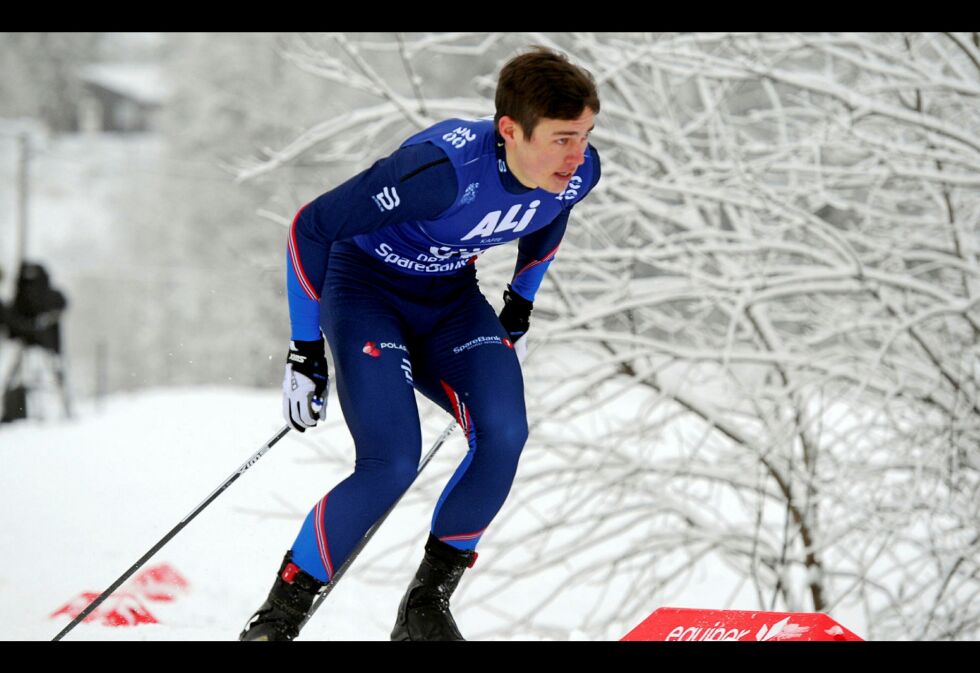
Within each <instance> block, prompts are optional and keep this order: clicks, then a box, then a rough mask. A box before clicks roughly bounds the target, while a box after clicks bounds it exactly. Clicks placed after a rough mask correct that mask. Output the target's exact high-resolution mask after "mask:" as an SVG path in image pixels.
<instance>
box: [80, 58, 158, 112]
mask: <svg viewBox="0 0 980 673" xmlns="http://www.w3.org/2000/svg"><path fill="white" fill-rule="evenodd" d="M79 75H80V76H81V78H82V80H83V81H85V82H90V83H92V84H97V85H98V86H101V87H103V88H105V89H109V90H110V91H114V92H116V93H118V94H121V95H124V96H127V97H129V98H133V99H135V100H137V101H139V102H140V103H145V104H147V105H159V104H161V103H163V102H164V101H165V100H166V98H167V97H168V96H169V95H170V86H169V84H168V83H167V82H166V80H165V78H164V75H163V69H162V68H161V67H160V66H158V65H155V64H152V63H90V64H89V65H84V66H82V67H81V68H79Z"/></svg>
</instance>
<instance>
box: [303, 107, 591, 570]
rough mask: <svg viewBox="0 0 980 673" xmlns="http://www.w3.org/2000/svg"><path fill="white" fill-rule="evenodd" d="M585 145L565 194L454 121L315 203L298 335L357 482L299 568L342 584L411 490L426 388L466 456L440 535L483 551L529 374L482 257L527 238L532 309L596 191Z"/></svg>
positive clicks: (307, 536) (306, 238)
mask: <svg viewBox="0 0 980 673" xmlns="http://www.w3.org/2000/svg"><path fill="white" fill-rule="evenodd" d="M599 175H600V166H599V156H598V153H597V152H596V151H595V149H594V148H593V147H591V146H589V147H588V149H587V150H586V154H585V162H584V163H583V164H582V165H581V166H579V168H578V170H577V171H576V172H575V174H574V176H573V177H572V178H571V180H570V181H569V184H568V186H567V187H566V189H565V190H564V191H563V192H562V193H560V194H553V193H550V192H547V191H545V190H542V189H528V188H527V187H524V186H523V185H522V184H521V183H520V182H518V181H517V180H516V179H515V178H514V176H513V175H511V173H510V171H509V170H508V167H507V162H506V157H505V153H504V148H503V141H502V139H501V138H500V137H499V135H498V134H497V133H496V131H495V129H494V124H493V121H492V120H491V119H480V120H474V119H450V120H447V121H444V122H440V123H438V124H435V125H434V126H432V127H430V128H428V129H426V130H424V131H422V132H420V133H418V134H416V135H414V136H412V137H411V138H409V139H408V140H406V141H405V142H404V143H403V144H402V146H401V147H400V148H399V149H398V150H396V151H395V152H394V153H392V154H391V155H390V156H388V157H386V158H384V159H381V160H379V161H378V162H376V163H375V164H374V165H373V166H371V167H370V168H368V169H367V170H365V171H364V172H362V173H360V174H359V175H357V176H355V177H353V178H351V179H350V180H348V181H347V182H345V183H343V184H342V185H340V186H338V187H337V188H335V189H333V190H331V191H329V192H327V193H325V194H323V195H321V196H320V197H318V198H317V199H315V200H313V201H312V202H310V203H308V204H306V205H305V206H303V208H301V209H300V211H299V213H298V214H297V215H296V218H295V220H294V221H293V224H292V227H291V228H290V232H289V241H288V246H287V248H288V249H287V292H288V299H289V308H290V321H291V328H292V338H293V339H297V340H315V339H319V337H320V332H321V330H322V333H323V335H324V336H325V337H326V340H327V342H328V343H329V344H330V351H331V353H332V354H333V360H334V375H335V380H336V386H337V396H338V398H339V400H340V405H341V408H342V410H343V413H344V418H345V419H346V421H347V424H348V427H349V429H350V432H351V435H352V436H353V438H354V445H355V452H356V461H355V464H354V471H353V473H352V474H351V475H350V476H348V477H347V478H346V479H344V480H343V481H341V482H340V483H339V484H337V485H336V486H335V487H334V488H333V489H331V490H330V491H329V492H328V493H327V494H326V495H325V496H324V497H323V498H322V499H321V500H319V501H318V502H317V503H316V505H315V506H314V507H313V508H312V510H311V511H310V513H309V515H308V516H307V517H306V520H305V521H304V523H303V526H302V528H301V530H300V532H299V535H298V536H297V538H296V541H295V543H294V544H293V549H292V551H293V562H294V563H296V564H297V565H298V566H299V567H300V568H302V569H303V570H305V571H306V572H307V573H309V574H310V575H312V576H314V577H316V578H317V579H319V580H320V581H324V582H326V581H329V580H330V579H332V577H333V575H334V573H335V572H336V570H337V569H338V568H339V567H340V566H341V565H342V564H343V562H344V560H345V559H346V558H347V557H348V556H349V555H350V553H351V551H352V550H353V549H354V547H355V546H356V544H357V542H358V541H359V540H360V539H361V537H362V536H363V535H364V533H365V532H366V531H367V530H368V528H370V527H371V526H372V525H373V524H374V522H375V521H376V520H377V519H378V518H379V517H380V516H381V515H382V514H384V512H385V511H386V510H387V509H388V508H389V507H390V506H391V504H392V503H393V502H394V501H395V500H397V499H398V497H399V496H400V495H401V494H402V493H403V492H404V491H405V490H406V489H407V488H408V486H409V485H410V484H411V483H412V481H413V480H414V478H415V475H416V471H417V468H418V463H419V460H420V457H421V452H422V433H421V426H420V422H419V415H418V408H417V406H416V400H415V390H418V391H419V392H421V393H422V394H423V395H425V396H426V397H427V398H429V399H430V400H432V401H434V402H436V403H437V404H438V405H440V406H441V407H443V408H444V409H446V410H447V411H448V412H449V413H451V414H452V415H453V416H454V417H455V419H456V421H457V422H458V423H459V425H460V426H461V427H462V429H463V431H464V433H465V436H466V438H467V440H468V442H469V451H468V452H467V454H466V456H465V458H464V459H463V461H462V462H461V464H460V465H459V467H458V468H457V470H456V471H455V473H454V475H453V477H452V478H451V479H450V481H449V483H448V484H447V485H446V487H445V489H444V491H443V493H442V495H441V497H440V498H439V501H438V503H437V504H436V507H435V512H434V514H433V517H432V523H431V530H432V533H433V534H434V535H435V536H437V537H438V538H439V539H441V540H443V541H444V542H446V543H448V544H451V545H453V546H455V547H457V548H459V549H475V548H476V545H477V543H478V542H479V540H480V537H481V536H482V535H483V533H484V531H485V530H486V528H487V526H488V525H489V524H490V522H491V520H492V519H493V518H494V516H495V515H496V514H497V512H498V511H499V510H500V508H501V506H502V505H503V503H504V500H505V499H506V497H507V494H508V493H509V491H510V487H511V484H512V482H513V479H514V475H515V473H516V470H517V463H518V459H519V457H520V454H521V450H522V449H523V447H524V443H525V441H526V439H527V417H526V411H525V406H524V382H523V378H522V374H521V368H520V364H519V362H518V360H517V357H516V355H515V353H514V350H513V346H512V344H511V343H510V341H509V340H508V339H507V334H506V332H505V331H504V329H503V327H502V326H501V324H500V321H499V320H498V319H497V316H496V313H495V312H494V310H493V308H492V307H491V305H490V304H489V302H487V300H486V298H485V297H484V296H483V294H482V293H481V292H480V289H479V286H478V283H477V278H476V267H475V264H474V262H475V260H476V258H477V256H478V255H479V254H480V253H481V252H483V251H484V250H486V249H487V248H489V247H492V246H496V245H501V244H503V243H507V242H509V241H512V240H515V239H520V240H519V244H518V259H517V265H516V267H515V270H514V277H513V280H512V283H511V287H512V290H513V291H515V292H517V293H518V294H519V295H521V296H523V297H524V298H525V299H528V300H529V301H533V300H534V297H535V293H536V292H537V289H538V287H539V286H540V284H541V281H542V278H543V276H544V272H545V270H546V269H547V268H548V266H549V265H550V264H551V262H552V260H553V259H554V257H555V254H556V252H557V250H558V246H559V244H560V242H561V239H562V236H563V235H564V232H565V227H566V225H567V222H568V215H569V211H570V210H571V208H572V206H573V205H574V204H575V203H577V202H578V201H580V200H581V199H582V198H583V197H584V196H585V195H586V194H587V193H588V192H589V191H590V190H591V189H592V188H593V187H594V186H595V184H596V183H597V182H598V180H599Z"/></svg>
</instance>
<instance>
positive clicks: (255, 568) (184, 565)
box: [0, 389, 462, 640]
mask: <svg viewBox="0 0 980 673" xmlns="http://www.w3.org/2000/svg"><path fill="white" fill-rule="evenodd" d="M278 404H279V399H278V392H277V391H269V392H254V391H249V390H240V389H239V390H235V389H193V390H190V389H188V390H171V391H152V392H145V393H141V394H136V395H130V396H126V397H116V398H111V399H110V401H109V403H108V405H107V406H106V408H105V409H104V410H103V411H102V412H98V413H96V412H94V411H92V410H88V411H86V410H85V409H84V408H83V409H82V410H81V412H82V413H81V415H80V418H76V419H75V420H71V421H61V422H57V423H48V424H45V425H41V424H38V423H37V422H34V421H21V422H18V423H16V424H13V425H8V426H4V427H3V428H2V429H0V456H2V460H3V470H2V471H0V494H2V495H0V498H2V501H3V507H2V509H0V628H2V632H3V633H4V637H5V638H7V639H12V640H45V639H50V638H52V637H54V635H55V634H56V633H58V631H60V630H61V629H62V628H63V627H64V626H65V625H66V624H67V623H68V621H69V619H68V617H66V616H63V615H61V616H57V617H55V618H51V616H50V615H51V614H52V613H54V612H55V611H57V610H58V609H59V608H61V607H62V606H64V605H65V604H66V603H68V602H69V601H71V600H73V599H76V598H77V597H78V596H79V594H81V593H82V592H86V591H88V592H95V593H101V592H102V591H103V590H104V589H105V588H106V587H108V586H109V585H110V584H111V583H112V582H113V581H114V580H115V579H116V578H117V577H118V576H120V575H121V574H122V573H123V572H124V571H126V570H127V569H128V568H129V567H130V566H131V565H132V564H133V563H134V562H135V561H136V560H137V559H138V558H139V557H140V556H141V555H142V554H143V553H145V552H146V551H147V550H149V549H150V548H151V547H152V546H153V545H154V544H155V543H156V542H157V541H158V540H159V539H160V538H162V537H163V536H164V535H165V534H166V533H167V531H168V530H170V528H171V527H173V526H174V525H176V524H177V523H178V522H179V521H180V520H181V519H182V518H183V517H184V516H185V515H186V514H188V513H189V512H190V511H191V510H192V509H193V508H194V507H195V506H197V505H198V504H199V503H200V502H202V501H203V500H204V499H205V498H206V497H207V496H208V495H209V494H210V493H211V492H212V490H213V489H214V488H215V487H217V486H218V485H219V484H220V483H221V482H222V481H223V480H224V479H225V478H227V477H228V476H229V475H230V474H232V473H233V472H234V471H235V470H236V469H237V468H238V467H239V466H240V465H241V464H242V463H243V462H244V461H245V460H246V459H247V458H248V457H249V456H251V455H252V453H254V452H255V451H257V450H258V449H259V447H260V446H261V445H262V444H263V443H264V442H265V441H266V440H267V439H269V438H270V437H271V436H272V435H273V434H274V433H275V432H276V431H277V430H278V428H279V427H281V424H280V425H277V424H278V423H279V419H278V417H277V416H276V414H275V413H274V410H275V409H276V408H277V406H278ZM270 410H273V411H272V412H270ZM216 412H217V413H216ZM443 427H444V426H443ZM345 439H346V430H344V428H343V427H342V425H341V424H340V423H339V422H335V423H333V424H332V425H331V426H330V428H329V429H327V428H324V429H323V430H321V431H320V433H319V436H318V437H317V438H316V439H311V438H307V437H301V436H297V435H296V433H291V434H290V435H287V437H286V438H284V439H283V440H282V441H280V442H279V443H278V444H277V445H276V446H275V447H274V448H273V449H272V450H271V451H270V452H269V453H267V454H266V455H265V456H264V457H263V458H262V460H261V461H260V462H259V463H257V464H256V465H255V466H254V467H253V468H252V469H250V470H249V471H247V472H246V473H245V474H244V475H243V476H242V477H241V478H240V479H239V480H238V481H237V482H236V483H235V484H233V485H232V486H231V488H229V489H228V490H227V491H226V492H225V493H224V494H222V495H221V496H220V497H219V498H218V499H217V500H216V501H215V502H214V503H212V504H211V505H210V506H209V507H208V508H207V509H206V510H205V511H204V512H203V513H202V514H201V515H200V516H199V517H197V518H196V519H195V520H194V521H193V522H192V523H190V524H189V525H188V526H187V528H185V529H184V530H183V531H182V532H181V533H180V534H179V535H177V536H176V537H175V538H174V539H173V540H172V541H171V542H170V543H169V544H168V545H167V546H165V547H164V548H163V549H162V550H161V551H160V552H159V553H158V554H157V555H156V556H155V557H154V558H153V559H152V560H151V561H149V562H148V563H147V567H151V566H156V565H160V564H169V565H170V566H171V567H173V568H174V569H175V570H177V571H178V572H179V573H180V574H181V575H182V576H183V577H184V578H186V579H187V581H188V582H189V586H188V588H187V590H186V592H183V593H178V595H177V598H176V599H175V600H173V601H171V602H169V603H164V602H149V601H143V605H144V606H145V607H146V608H147V609H148V610H149V611H150V612H151V613H152V614H153V616H154V617H155V618H156V619H157V620H158V621H159V622H160V623H159V624H150V625H140V626H136V627H116V628H110V627H106V626H104V625H102V624H98V623H96V624H88V623H84V624H81V625H79V626H78V627H76V628H75V629H74V630H73V631H72V632H71V633H70V634H69V635H68V636H67V638H66V639H74V640H130V639H133V640H227V639H233V638H234V637H236V636H237V634H238V632H239V630H240V629H241V626H242V624H243V623H244V622H245V620H246V619H247V617H248V616H249V615H250V614H251V612H252V611H253V610H254V609H255V608H256V607H258V605H259V604H260V603H261V602H262V600H263V599H264V596H265V593H266V592H267V591H268V588H269V585H270V584H271V581H272V578H273V575H274V572H275V569H276V568H277V567H278V564H279V562H280V560H281V557H282V554H283V552H284V551H285V550H286V549H287V548H288V547H289V545H290V544H291V543H292V540H293V538H294V536H295V535H296V533H297V531H298V526H299V523H300V522H301V520H302V517H303V516H305V514H306V512H307V511H308V509H309V507H310V505H311V504H312V503H313V502H314V501H315V500H316V499H317V498H319V497H321V496H322V494H323V492H325V491H326V489H327V488H329V487H330V486H332V484H333V483H334V482H335V481H337V480H338V478H340V477H342V476H344V470H345V469H346V468H345V466H344V465H343V464H342V463H341V462H340V461H337V463H336V468H332V467H331V465H329V464H326V463H323V462H322V456H320V457H319V458H318V454H319V453H320V452H324V451H329V447H330V446H332V445H336V446H338V447H340V446H349V441H347V442H345ZM446 448H447V450H448V449H449V447H448V445H447V447H446ZM454 450H455V451H457V452H458V451H461V450H462V447H461V446H456V447H454ZM403 514H408V515H410V514H411V513H410V512H404V513H403ZM418 515H419V516H418V517H416V519H417V524H418V525H417V528H418V531H419V534H420V536H421V537H420V540H421V541H424V534H425V530H424V529H425V525H426V523H427V515H426V514H425V513H424V512H418ZM394 530H395V532H397V529H394ZM385 532H386V531H385V530H384V529H382V531H381V533H379V535H378V536H377V537H376V539H375V540H374V541H373V542H372V546H373V547H374V548H375V549H383V548H385V547H387V546H389V544H391V540H390V539H389V540H386V535H385ZM420 544H421V542H420ZM415 563H416V564H417V559H416V560H415ZM413 570H414V567H408V566H406V568H405V573H404V578H403V580H404V583H405V584H407V582H408V580H409V579H410V574H411V572H412V571H413ZM24 578H32V581H24ZM399 598H400V590H399V589H397V588H396V587H395V586H391V587H377V586H366V585H365V583H364V582H363V581H362V580H361V579H360V578H358V576H357V572H356V568H355V569H352V571H351V572H350V573H348V575H347V577H345V579H344V581H343V582H342V583H341V584H340V585H338V588H337V590H336V591H335V592H334V593H333V594H332V595H331V597H330V599H329V605H325V607H324V609H322V610H321V612H320V614H318V615H317V618H316V620H315V621H314V622H311V623H310V624H309V626H308V628H307V629H306V631H305V632H304V636H305V637H308V638H310V639H317V640H322V639H346V640H374V639H377V640H384V639H387V637H388V633H389V631H390V628H391V620H392V619H393V615H394V609H395V607H396V606H397V602H398V599H399Z"/></svg>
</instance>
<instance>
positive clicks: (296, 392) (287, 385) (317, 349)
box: [282, 337, 330, 432]
mask: <svg viewBox="0 0 980 673" xmlns="http://www.w3.org/2000/svg"><path fill="white" fill-rule="evenodd" d="M329 382H330V373H329V372H328V371H327V358H326V357H325V356H324V351H323V337H320V339H319V340H317V341H290V342H289V354H288V355H287V356H286V377H285V378H284V379H283V382H282V415H283V417H284V418H285V419H286V422H288V423H289V424H290V425H291V426H293V428H295V429H296V430H299V431H300V432H306V428H312V427H315V426H316V424H317V421H319V420H321V419H322V418H324V416H326V406H327V385H328V384H329Z"/></svg>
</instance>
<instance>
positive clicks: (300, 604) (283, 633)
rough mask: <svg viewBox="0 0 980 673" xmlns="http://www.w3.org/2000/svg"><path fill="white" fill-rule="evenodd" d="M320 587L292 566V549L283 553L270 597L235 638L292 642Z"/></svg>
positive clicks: (318, 582) (311, 577) (304, 573)
mask: <svg viewBox="0 0 980 673" xmlns="http://www.w3.org/2000/svg"><path fill="white" fill-rule="evenodd" d="M323 586H324V583H323V582H320V581H319V580H317V579H316V578H315V577H313V576H311V575H309V574H308V573H306V572H304V571H303V570H300V569H299V566H297V565H296V564H295V563H293V552H292V550H290V551H288V552H286V556H285V557H284V558H283V560H282V566H280V568H279V573H278V574H277V575H276V583H275V584H273V585H272V591H270V592H269V598H267V599H266V601H265V603H263V604H262V607H260V608H259V610H258V612H256V613H255V614H254V615H252V617H251V619H249V620H248V623H247V624H245V628H244V630H242V632H241V634H240V635H239V636H238V639H239V640H292V639H293V638H295V637H296V636H298V635H299V625H300V624H301V623H302V622H303V619H305V618H306V613H307V612H309V610H310V606H311V605H313V599H314V598H316V594H317V592H318V591H319V590H320V589H321V588H322V587H323Z"/></svg>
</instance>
